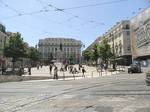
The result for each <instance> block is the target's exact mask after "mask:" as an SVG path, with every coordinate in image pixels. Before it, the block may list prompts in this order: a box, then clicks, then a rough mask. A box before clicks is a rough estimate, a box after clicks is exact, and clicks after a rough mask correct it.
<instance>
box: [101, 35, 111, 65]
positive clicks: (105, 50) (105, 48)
mask: <svg viewBox="0 0 150 112" xmlns="http://www.w3.org/2000/svg"><path fill="white" fill-rule="evenodd" d="M98 47H99V48H98V49H99V56H100V57H101V58H102V60H103V61H104V62H106V63H107V62H108V60H109V59H110V58H111V57H112V56H113V55H112V52H111V48H110V45H109V44H108V41H107V39H106V38H105V39H104V40H103V41H102V43H101V44H99V46H98Z"/></svg>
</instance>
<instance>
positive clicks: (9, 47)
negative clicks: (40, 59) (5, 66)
mask: <svg viewBox="0 0 150 112" xmlns="http://www.w3.org/2000/svg"><path fill="white" fill-rule="evenodd" d="M26 47H27V46H26V44H25V43H24V42H23V38H21V34H20V33H18V32H17V33H13V34H11V36H10V39H9V43H7V44H6V46H5V48H4V55H5V56H6V57H11V58H12V62H13V70H14V63H15V62H16V61H17V59H18V58H21V57H26V56H27V48H26Z"/></svg>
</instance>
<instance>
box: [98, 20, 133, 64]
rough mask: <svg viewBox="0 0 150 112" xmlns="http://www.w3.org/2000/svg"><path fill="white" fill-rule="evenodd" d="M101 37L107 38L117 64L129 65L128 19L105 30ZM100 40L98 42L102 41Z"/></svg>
mask: <svg viewBox="0 0 150 112" xmlns="http://www.w3.org/2000/svg"><path fill="white" fill-rule="evenodd" d="M103 38H107V39H108V44H109V45H110V46H111V50H112V53H114V54H115V57H116V58H115V60H116V61H117V62H118V64H125V65H129V64H130V63H131V42H130V21H129V20H123V21H121V22H118V23H117V24H116V25H115V26H113V27H112V28H111V29H110V30H108V32H106V33H105V34H104V35H103V36H102V39H103ZM102 39H101V40H100V42H101V41H102Z"/></svg>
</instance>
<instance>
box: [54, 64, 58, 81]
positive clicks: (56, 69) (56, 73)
mask: <svg viewBox="0 0 150 112" xmlns="http://www.w3.org/2000/svg"><path fill="white" fill-rule="evenodd" d="M54 79H58V68H57V67H56V66H55V68H54Z"/></svg>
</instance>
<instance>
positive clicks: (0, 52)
mask: <svg viewBox="0 0 150 112" xmlns="http://www.w3.org/2000/svg"><path fill="white" fill-rule="evenodd" d="M8 40H9V37H8V35H7V33H6V32H5V30H4V28H3V26H2V25H1V24H0V67H1V66H2V64H4V63H5V62H6V58H5V57H4V47H5V44H6V43H7V42H8Z"/></svg>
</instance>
